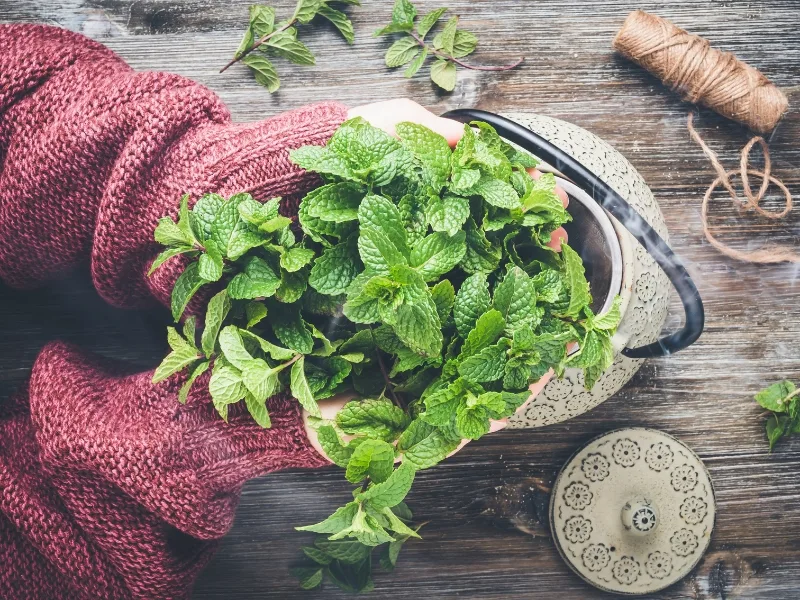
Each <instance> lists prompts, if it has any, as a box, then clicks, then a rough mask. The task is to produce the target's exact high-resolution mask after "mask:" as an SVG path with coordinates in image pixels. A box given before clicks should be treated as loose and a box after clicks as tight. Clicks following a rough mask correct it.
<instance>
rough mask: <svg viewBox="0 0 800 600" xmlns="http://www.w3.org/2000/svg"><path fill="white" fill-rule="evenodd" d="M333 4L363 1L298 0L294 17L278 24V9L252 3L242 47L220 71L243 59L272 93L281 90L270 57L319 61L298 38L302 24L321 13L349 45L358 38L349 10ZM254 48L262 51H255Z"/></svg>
mask: <svg viewBox="0 0 800 600" xmlns="http://www.w3.org/2000/svg"><path fill="white" fill-rule="evenodd" d="M332 3H339V4H355V5H359V4H360V3H359V0H329V1H324V0H298V2H297V6H296V7H295V9H294V12H293V13H292V16H291V17H290V18H288V19H286V20H284V21H279V22H277V23H276V21H275V19H276V16H275V9H274V8H272V7H271V6H265V5H263V4H253V5H252V6H250V23H249V24H248V26H247V29H246V30H245V32H244V37H243V38H242V41H241V43H240V44H239V48H238V49H237V50H236V54H235V55H234V57H233V59H232V60H231V61H230V62H229V63H228V64H227V65H225V66H224V67H223V68H222V69H221V70H220V73H221V72H223V71H225V70H226V69H227V68H228V67H230V66H231V65H233V64H235V63H237V62H239V61H240V60H241V61H242V62H243V63H244V64H246V65H247V66H248V67H250V69H252V70H253V72H254V73H255V77H256V81H257V82H258V83H260V84H261V85H263V86H264V87H265V88H267V90H269V92H270V93H272V92H275V91H277V90H278V88H279V87H280V85H281V84H280V79H279V78H278V72H277V71H276V70H275V66H274V65H273V64H272V61H270V60H269V59H268V58H267V57H268V56H269V57H275V56H279V57H281V58H285V59H286V60H288V61H289V62H292V63H294V64H296V65H313V64H314V63H315V62H316V61H315V59H314V54H312V52H311V50H309V49H308V46H306V45H305V44H304V43H303V42H301V41H300V40H298V39H297V26H298V25H305V24H308V23H310V22H311V21H312V20H313V19H314V17H316V16H320V17H322V18H323V19H326V20H327V21H329V22H330V23H331V24H332V25H333V26H334V27H336V29H338V30H339V33H341V34H342V36H343V37H344V39H345V40H347V43H348V44H352V43H353V41H354V40H355V34H354V33H353V23H352V22H351V21H350V19H348V18H347V15H346V14H345V13H343V12H342V11H340V10H336V9H335V8H332V7H331V6H330V4H332ZM254 50H258V51H259V52H258V53H256V54H253V53H252V52H253V51H254Z"/></svg>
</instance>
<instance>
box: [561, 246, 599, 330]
mask: <svg viewBox="0 0 800 600" xmlns="http://www.w3.org/2000/svg"><path fill="white" fill-rule="evenodd" d="M561 257H562V258H563V260H564V275H565V283H566V285H567V288H568V289H569V306H567V309H566V310H565V311H564V315H565V316H567V317H577V316H578V315H579V314H580V312H581V311H582V310H583V308H584V307H585V306H588V305H589V303H591V301H592V297H591V295H590V294H589V283H588V282H587V281H586V275H585V271H584V268H583V261H582V260H581V257H580V256H579V255H578V253H577V252H575V251H574V250H573V249H572V248H571V247H570V246H569V245H568V244H565V243H562V244H561Z"/></svg>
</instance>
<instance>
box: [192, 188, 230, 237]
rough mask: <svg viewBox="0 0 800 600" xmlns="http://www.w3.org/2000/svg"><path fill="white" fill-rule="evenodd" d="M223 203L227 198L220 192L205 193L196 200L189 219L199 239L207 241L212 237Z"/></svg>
mask: <svg viewBox="0 0 800 600" xmlns="http://www.w3.org/2000/svg"><path fill="white" fill-rule="evenodd" d="M223 204H225V198H223V197H222V196H220V195H219V194H205V195H203V196H201V197H200V199H199V200H198V201H197V202H195V205H194V207H192V212H191V213H189V219H190V221H191V224H192V229H193V230H194V232H195V236H197V238H198V239H200V240H202V241H203V242H205V241H206V240H208V239H210V238H211V231H212V228H213V225H214V221H215V220H216V218H217V212H218V211H219V209H220V208H221V207H222V205H223Z"/></svg>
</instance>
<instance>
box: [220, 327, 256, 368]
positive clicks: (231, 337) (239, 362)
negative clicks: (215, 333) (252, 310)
mask: <svg viewBox="0 0 800 600" xmlns="http://www.w3.org/2000/svg"><path fill="white" fill-rule="evenodd" d="M219 347H220V350H221V351H222V355H223V356H224V357H225V360H227V361H228V362H229V363H231V364H232V365H233V366H234V367H236V368H237V369H239V370H240V371H244V370H245V369H246V368H247V366H248V365H249V364H250V362H251V361H252V360H253V357H252V355H251V354H250V353H249V352H248V351H247V349H246V348H245V346H244V342H243V341H242V335H241V333H240V332H239V328H238V327H236V326H235V325H228V326H226V327H225V328H224V329H223V330H222V331H221V332H220V333H219Z"/></svg>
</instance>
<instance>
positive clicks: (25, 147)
mask: <svg viewBox="0 0 800 600" xmlns="http://www.w3.org/2000/svg"><path fill="white" fill-rule="evenodd" d="M345 118H346V109H345V107H343V106H341V105H339V104H333V103H328V104H317V105H313V106H309V107H306V108H301V109H298V110H294V111H291V112H288V113H285V114H283V115H280V116H278V117H275V118H272V119H268V120H266V121H262V122H259V123H248V124H234V123H231V120H230V115H229V113H228V111H227V109H226V108H225V106H224V105H223V104H222V102H221V101H220V100H219V99H218V98H217V97H216V96H215V95H214V94H213V93H211V92H210V91H209V90H207V89H205V88H204V87H202V86H200V85H198V84H196V83H194V82H192V81H189V80H187V79H184V78H182V77H178V76H177V75H169V74H165V73H147V72H145V73H136V72H134V71H132V70H131V69H130V68H129V67H128V66H127V65H126V64H125V63H124V62H122V61H121V60H120V59H119V58H118V57H117V56H115V55H114V54H113V53H112V52H111V51H110V50H108V49H107V48H105V47H103V46H102V45H100V44H98V43H95V42H92V41H90V40H88V39H86V38H84V37H82V36H80V35H78V34H75V33H71V32H69V31H64V30H62V29H55V28H51V27H44V26H32V25H11V26H0V277H1V278H2V279H3V280H4V281H5V282H6V283H7V284H9V285H11V286H13V287H17V288H31V287H34V286H36V285H39V284H41V283H42V282H43V281H45V280H47V279H50V278H52V277H55V276H57V275H60V274H62V273H63V272H65V271H66V270H69V269H71V268H73V267H74V266H76V265H79V264H81V263H85V262H87V261H89V260H90V261H91V271H92V276H93V279H94V284H95V287H96V288H97V291H98V292H99V293H100V294H101V295H102V296H103V298H105V299H106V300H107V301H108V302H110V303H111V304H114V305H115V306H122V307H137V306H142V305H145V304H148V303H152V302H154V299H155V301H159V302H162V303H167V301H168V298H169V293H170V290H171V288H172V283H173V282H174V280H175V278H176V277H177V274H178V272H179V271H180V270H181V262H180V260H181V259H180V258H177V259H172V260H171V261H169V262H168V263H167V264H166V265H165V266H164V267H162V268H161V269H159V270H158V271H157V273H156V275H155V276H153V277H151V278H148V277H146V271H147V269H148V267H149V264H150V263H151V261H152V259H153V257H154V256H155V253H156V252H157V247H156V245H155V244H154V242H153V239H152V237H153V236H152V234H153V229H154V227H155V224H156V221H157V220H158V218H159V217H162V216H164V215H166V214H174V213H176V212H177V210H176V207H177V202H178V199H179V197H180V196H181V195H182V194H183V193H190V194H192V195H193V197H194V198H197V197H198V195H199V194H202V193H204V192H208V191H215V192H219V193H221V194H223V195H228V194H232V193H234V192H239V191H247V192H250V193H252V194H253V195H254V196H256V197H257V198H262V199H266V198H268V197H272V196H283V197H284V198H286V199H288V200H289V203H288V205H289V206H290V207H294V206H296V204H297V201H298V199H299V197H301V196H302V194H303V193H304V192H305V191H307V190H308V189H309V188H310V186H312V185H313V184H314V181H315V180H314V179H313V178H312V177H311V176H309V175H308V174H306V173H303V172H301V171H300V170H298V169H297V168H296V167H294V166H293V165H292V164H291V163H290V162H289V160H288V150H289V149H292V148H296V147H298V146H302V145H305V144H323V143H325V141H326V140H327V139H328V137H329V136H330V135H331V133H332V132H333V131H334V129H335V128H336V127H337V126H338V125H339V124H340V123H341V122H342V121H343V120H344V119H345ZM151 377H152V373H150V372H148V373H138V374H133V375H131V374H130V373H125V372H124V369H123V368H122V367H121V366H120V365H115V364H110V363H109V362H108V361H103V360H101V359H98V358H97V357H93V356H87V355H85V354H83V353H81V352H80V351H78V350H77V349H76V348H74V347H71V346H69V345H67V344H64V343H59V342H54V343H51V344H48V345H47V346H46V347H45V348H44V349H43V350H42V352H41V354H40V355H39V357H38V359H37V360H36V363H35V364H34V366H33V372H32V374H31V379H30V382H29V384H28V386H27V389H26V390H24V391H23V392H22V393H21V394H19V395H18V396H17V397H15V398H13V399H12V400H11V401H9V402H5V403H4V404H0V598H3V599H16V598H35V599H51V598H52V599H55V598H91V599H98V598H102V599H106V598H148V599H149V598H176V597H185V596H187V595H188V594H189V593H190V591H191V586H192V583H193V582H194V580H195V578H196V576H197V574H198V573H199V571H200V570H201V569H202V568H203V566H204V565H205V564H206V563H207V562H208V560H209V559H210V557H211V554H212V553H213V550H214V547H215V543H214V541H215V540H217V539H219V538H220V537H221V536H223V535H224V534H225V533H226V532H227V531H228V529H229V528H230V526H231V523H232V521H233V515H234V510H235V508H236V505H237V502H238V498H239V491H240V489H241V486H242V484H243V483H244V482H245V481H246V480H247V479H250V478H252V477H256V476H259V475H263V474H264V473H268V472H271V471H276V470H279V469H286V468H292V467H315V466H320V465H323V464H326V461H325V460H324V459H323V458H322V457H321V456H320V455H318V454H317V453H316V452H315V451H314V449H313V448H312V447H311V446H310V444H309V442H308V439H307V438H306V436H305V433H304V430H303V426H302V419H301V415H300V412H299V409H298V407H297V403H296V402H294V401H293V400H292V399H290V398H288V397H276V398H272V399H270V401H269V411H270V415H271V418H272V428H271V429H269V430H262V429H260V428H259V427H258V426H257V425H255V424H254V423H253V422H252V420H251V419H250V418H249V417H248V416H246V415H245V414H242V413H241V412H238V413H234V414H232V416H231V419H230V424H225V423H224V422H223V421H222V420H220V419H219V417H217V416H216V415H215V413H214V409H213V408H212V405H211V403H210V399H209V398H208V397H207V393H206V387H207V386H206V385H204V383H207V378H204V379H203V380H202V381H200V382H199V383H198V384H197V385H195V386H194V388H193V389H194V392H193V393H192V395H191V396H190V398H189V402H188V404H187V405H186V406H181V405H179V404H178V403H177V401H176V394H177V390H178V387H179V386H180V383H181V381H180V379H179V378H178V377H174V378H172V379H170V380H168V381H166V382H164V383H162V384H160V385H155V386H154V385H153V384H152V383H151V382H150V379H151Z"/></svg>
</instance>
